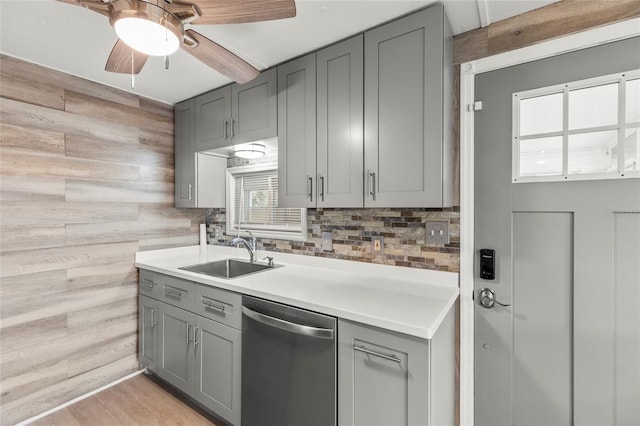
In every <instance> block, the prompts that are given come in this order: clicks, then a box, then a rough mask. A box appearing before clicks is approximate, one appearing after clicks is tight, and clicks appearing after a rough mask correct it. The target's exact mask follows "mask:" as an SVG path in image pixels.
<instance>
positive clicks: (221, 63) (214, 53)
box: [182, 30, 260, 84]
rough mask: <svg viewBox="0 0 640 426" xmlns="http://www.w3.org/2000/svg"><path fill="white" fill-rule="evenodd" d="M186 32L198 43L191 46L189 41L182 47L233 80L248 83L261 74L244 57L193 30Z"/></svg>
mask: <svg viewBox="0 0 640 426" xmlns="http://www.w3.org/2000/svg"><path fill="white" fill-rule="evenodd" d="M185 33H186V34H185V35H186V36H188V37H191V38H192V39H193V40H195V41H196V42H197V45H196V46H195V47H191V46H190V45H189V43H183V44H182V49H183V50H184V51H185V52H187V53H190V54H191V55H193V56H194V57H195V58H197V59H199V60H200V61H202V62H203V63H205V64H206V65H209V66H210V67H211V68H213V69H214V70H216V71H218V72H219V73H221V74H223V75H225V76H227V77H229V78H230V79H232V80H233V81H236V82H238V83H240V84H242V83H246V82H248V81H251V80H253V79H254V78H256V77H257V76H258V75H259V74H260V71H258V70H257V69H256V68H254V67H253V66H252V65H251V64H249V63H248V62H246V61H245V60H244V59H242V58H241V57H239V56H238V55H236V54H235V53H232V52H230V51H228V50H227V49H225V48H224V47H222V46H220V45H219V44H218V43H215V42H213V41H211V40H209V39H208V38H206V37H205V36H203V35H202V34H199V33H197V32H195V31H193V30H187V31H185Z"/></svg>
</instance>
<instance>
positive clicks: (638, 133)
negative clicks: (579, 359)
mask: <svg viewBox="0 0 640 426" xmlns="http://www.w3.org/2000/svg"><path fill="white" fill-rule="evenodd" d="M624 148H625V156H624V170H625V171H627V172H628V171H638V170H640V127H635V128H632V129H627V133H626V135H625V138H624Z"/></svg>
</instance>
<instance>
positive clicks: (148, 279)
mask: <svg viewBox="0 0 640 426" xmlns="http://www.w3.org/2000/svg"><path fill="white" fill-rule="evenodd" d="M159 276H160V275H158V274H157V273H155V272H152V271H147V270H144V269H140V285H139V286H138V287H139V290H138V291H139V292H140V294H144V295H145V296H148V297H151V298H153V299H159V298H160V293H161V292H162V286H161V285H160V283H159V281H158V277H159Z"/></svg>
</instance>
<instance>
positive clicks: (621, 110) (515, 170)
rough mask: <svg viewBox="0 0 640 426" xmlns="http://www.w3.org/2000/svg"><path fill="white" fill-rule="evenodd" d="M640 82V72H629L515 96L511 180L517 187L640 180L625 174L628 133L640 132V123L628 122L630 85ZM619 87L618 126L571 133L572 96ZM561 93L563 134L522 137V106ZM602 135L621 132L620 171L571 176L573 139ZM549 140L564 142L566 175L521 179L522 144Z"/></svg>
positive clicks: (638, 173)
mask: <svg viewBox="0 0 640 426" xmlns="http://www.w3.org/2000/svg"><path fill="white" fill-rule="evenodd" d="M636 79H640V69H635V70H631V71H626V72H623V73H616V74H609V75H604V76H600V77H595V78H589V79H585V80H578V81H573V82H569V83H562V84H556V85H553V86H547V87H541V88H537V89H532V90H525V91H521V92H515V93H513V95H512V119H511V120H512V125H511V128H512V143H511V148H512V151H511V152H512V160H511V161H512V163H511V174H512V176H511V178H512V182H513V183H528V182H563V181H581V180H607V179H629V178H640V170H632V171H625V170H624V164H625V155H626V149H625V137H626V131H627V130H628V129H638V131H639V132H640V122H630V123H627V122H626V82H627V81H628V80H636ZM612 83H618V122H617V123H616V124H614V125H607V126H595V127H589V128H581V129H575V130H569V92H570V91H574V90H580V89H586V88H590V87H596V86H602V85H606V84H612ZM558 93H561V94H562V96H563V98H562V114H563V117H562V130H560V131H555V132H546V133H537V134H531V135H525V136H522V135H520V102H521V101H522V100H525V99H531V98H536V97H539V96H544V95H552V94H558ZM601 131H617V132H618V145H617V146H618V147H622V149H619V151H618V152H619V153H618V167H617V170H616V171H611V172H597V173H574V174H569V136H572V135H579V134H588V133H596V132H601ZM545 137H561V138H562V172H561V174H558V175H545V176H520V144H521V142H522V141H527V140H535V139H541V138H545Z"/></svg>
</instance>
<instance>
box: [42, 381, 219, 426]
mask: <svg viewBox="0 0 640 426" xmlns="http://www.w3.org/2000/svg"><path fill="white" fill-rule="evenodd" d="M32 425H37V426H44V425H47V426H94V425H95V426H102V425H104V426H118V425H126V426H135V425H149V426H151V425H185V426H186V425H189V426H192V425H193V426H205V425H212V426H223V425H224V423H222V422H220V421H219V420H215V419H213V418H211V417H210V416H208V415H207V414H205V413H204V412H202V411H200V410H199V409H198V408H196V407H194V406H192V405H189V404H187V403H185V402H184V401H183V400H182V399H181V398H180V397H178V396H177V395H175V394H173V393H171V392H169V391H168V388H167V387H166V385H164V384H162V383H160V382H158V381H157V379H151V378H149V377H147V376H146V375H145V374H140V375H138V376H135V377H133V378H131V379H129V380H126V381H124V382H122V383H119V384H117V385H116V386H113V387H111V388H109V389H106V390H104V391H102V392H100V393H97V394H96V395H93V396H91V397H89V398H86V399H83V400H82V401H80V402H78V403H76V404H73V405H70V406H69V407H67V408H64V409H62V410H59V411H57V412H55V413H53V414H51V415H49V416H47V417H44V418H42V419H40V420H38V421H37V422H35V423H32Z"/></svg>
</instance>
